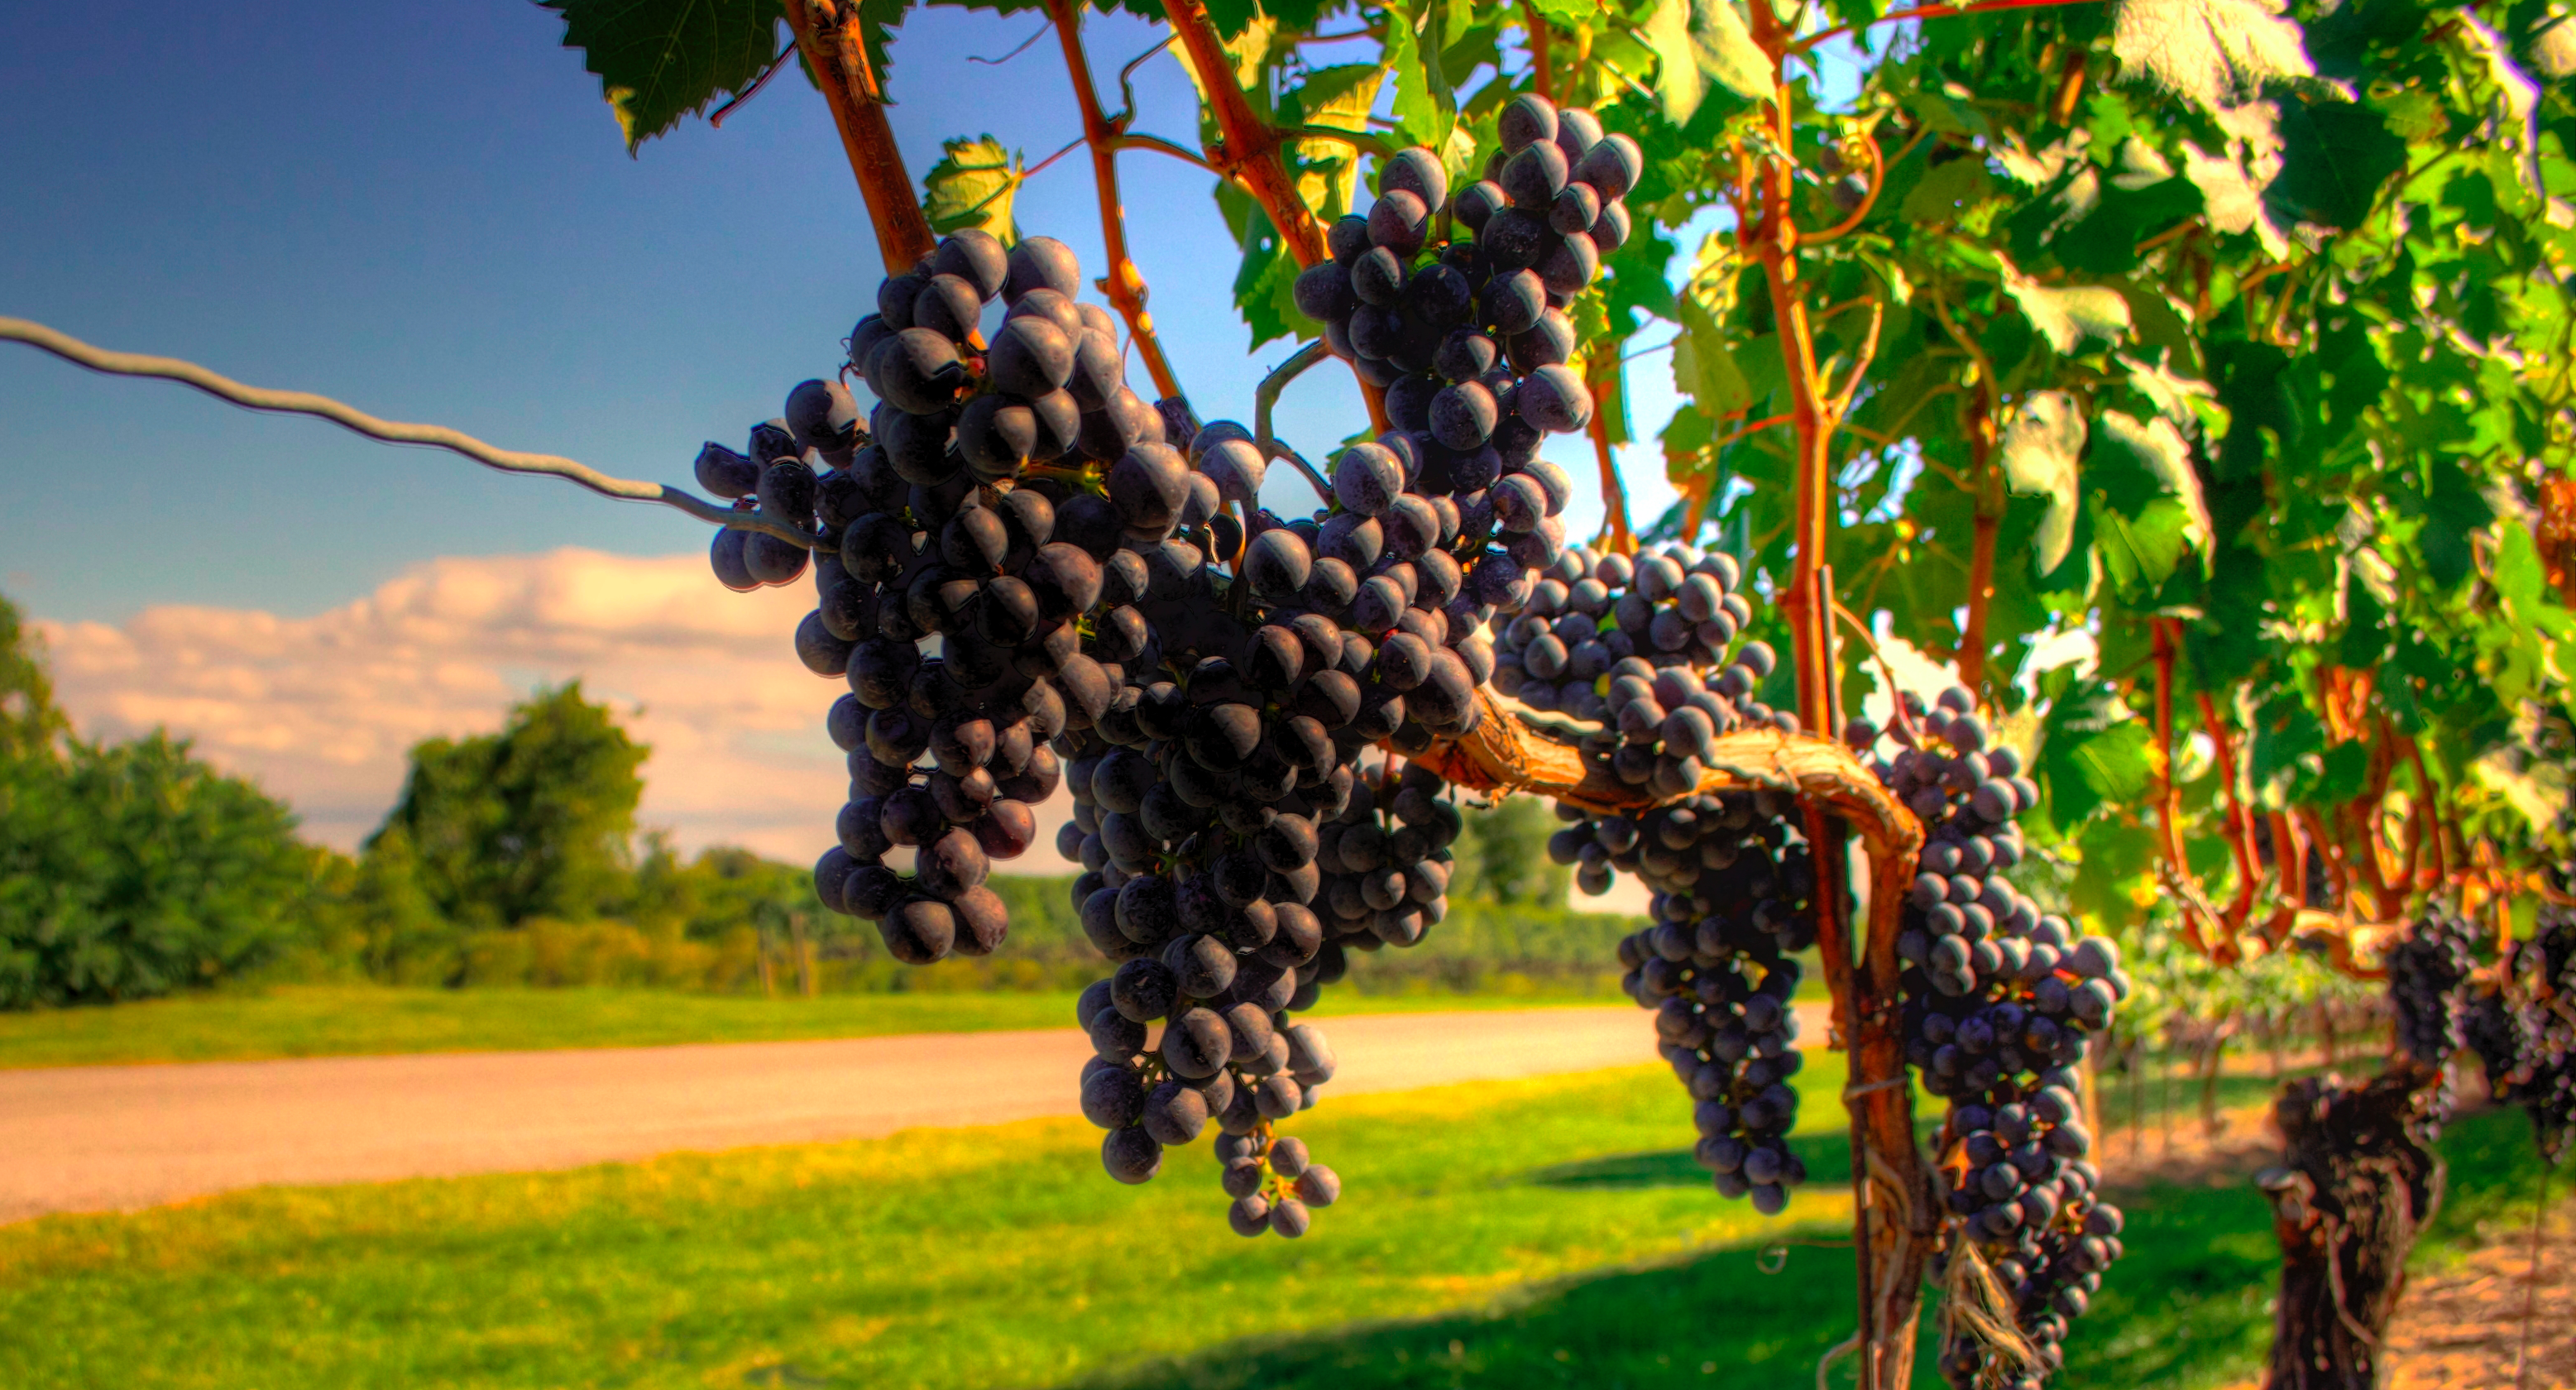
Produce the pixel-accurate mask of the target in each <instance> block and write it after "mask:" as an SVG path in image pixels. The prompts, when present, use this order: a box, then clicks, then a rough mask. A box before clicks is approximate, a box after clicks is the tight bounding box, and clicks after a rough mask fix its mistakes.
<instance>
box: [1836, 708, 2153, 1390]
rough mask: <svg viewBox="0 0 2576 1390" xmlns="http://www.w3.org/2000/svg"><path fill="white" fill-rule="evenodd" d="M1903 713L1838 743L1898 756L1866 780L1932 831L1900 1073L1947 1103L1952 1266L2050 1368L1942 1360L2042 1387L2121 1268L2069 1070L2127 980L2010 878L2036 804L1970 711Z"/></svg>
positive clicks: (1982, 1377)
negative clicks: (1969, 1254) (1965, 1257)
mask: <svg viewBox="0 0 2576 1390" xmlns="http://www.w3.org/2000/svg"><path fill="white" fill-rule="evenodd" d="M1902 698H1903V710H1902V713H1901V715H1900V716H1899V717H1898V718H1896V719H1894V720H1893V721H1892V723H1891V726H1890V727H1889V728H1888V729H1887V730H1885V731H1884V734H1882V731H1881V730H1880V729H1878V728H1877V727H1876V726H1875V725H1873V724H1871V723H1870V722H1869V721H1867V720H1854V721H1853V722H1852V724H1851V725H1850V727H1848V728H1846V729H1845V730H1844V731H1843V736H1844V739H1845V741H1846V742H1847V743H1849V744H1850V745H1851V746H1852V748H1853V749H1854V750H1855V751H1857V752H1859V753H1861V754H1863V755H1864V756H1872V755H1874V754H1876V753H1877V752H1878V750H1879V749H1880V748H1881V747H1882V740H1884V742H1885V743H1887V744H1892V745H1893V751H1892V752H1891V753H1889V754H1888V755H1887V756H1885V757H1884V758H1875V759H1874V761H1873V762H1872V764H1871V771H1872V772H1873V773H1874V774H1875V775H1876V776H1877V778H1878V779H1879V781H1880V783H1881V784H1882V785H1884V786H1886V787H1887V788H1888V790H1889V791H1890V792H1891V793H1893V794H1894V795H1895V796H1896V798H1897V799H1898V800H1900V801H1902V802H1904V803H1905V805H1906V806H1907V807H1908V808H1909V809H1910V810H1912V811H1913V812H1914V814H1915V815H1916V816H1917V817H1918V818H1919V819H1920V820H1921V821H1922V822H1923V825H1924V832H1925V841H1924V847H1923V850H1922V852H1921V854H1920V856H1919V857H1918V859H1917V862H1916V868H1917V872H1916V876H1915V880H1914V884H1913V887H1912V888H1911V889H1910V890H1909V891H1908V893H1907V897H1906V902H1905V908H1904V921H1903V928H1902V934H1901V935H1900V936H1899V937H1898V938H1897V955H1898V957H1899V958H1900V959H1901V960H1903V961H1904V963H1905V970H1904V974H1903V976H1902V977H1901V987H1902V990H1903V993H1904V999H1905V1016H1904V1024H1905V1037H1906V1044H1905V1053H1906V1062H1907V1063H1908V1064H1909V1065H1911V1066H1912V1067H1913V1068H1915V1070H1916V1071H1917V1072H1918V1073H1919V1074H1920V1076H1921V1078H1922V1081H1923V1085H1924V1087H1925V1088H1926V1089H1927V1090H1929V1091H1931V1092H1932V1093H1933V1094H1935V1095H1938V1096H1941V1097H1942V1098H1943V1099H1944V1100H1946V1101H1947V1102H1948V1104H1949V1113H1948V1115H1947V1116H1946V1118H1945V1120H1944V1123H1943V1128H1942V1133H1941V1140H1940V1146H1939V1147H1940V1151H1941V1153H1942V1154H1943V1156H1944V1161H1943V1164H1942V1170H1943V1172H1944V1173H1946V1174H1947V1175H1948V1178H1949V1182H1948V1186H1947V1188H1946V1190H1945V1192H1944V1200H1945V1201H1946V1203H1947V1205H1948V1209H1949V1215H1948V1224H1947V1239H1948V1241H1949V1252H1948V1253H1947V1254H1945V1256H1944V1259H1945V1260H1946V1259H1949V1258H1957V1252H1958V1251H1959V1250H1960V1249H1962V1248H1963V1247H1964V1246H1968V1245H1973V1246H1974V1247H1976V1249H1977V1251H1978V1254H1979V1256H1980V1258H1983V1259H1985V1260H1986V1261H1987V1263H1988V1265H1989V1267H1990V1269H1991V1271H1992V1273H1993V1274H1994V1276H1995V1280H1996V1283H1997V1284H1998V1286H1999V1287H2000V1288H2001V1289H2002V1291H2003V1292H2004V1294H2005V1295H2006V1296H2007V1297H2008V1298H2009V1299H2010V1300H2011V1301H2012V1304H2013V1307H2014V1312H2015V1318H2016V1322H2017V1324H2018V1326H2019V1327H2020V1329H2021V1331H2022V1332H2023V1333H2024V1335H2026V1336H2027V1337H2028V1338H2029V1339H2030V1340H2031V1342H2032V1344H2033V1346H2034V1347H2035V1348H2036V1349H2037V1351H2038V1353H2039V1358H2040V1365H2039V1367H2038V1368H2037V1372H2036V1374H2032V1375H2026V1376H2024V1377H2022V1378H2021V1379H2020V1380H2019V1381H2018V1382H2014V1381H2011V1380H2009V1379H2004V1378H2002V1377H2003V1376H2004V1371H2003V1369H2002V1368H2000V1367H1998V1366H1996V1365H1993V1364H1991V1363H1992V1361H1993V1359H1994V1358H1993V1357H1992V1355H1991V1353H1990V1352H1989V1350H1988V1349H1987V1348H1985V1347H1984V1346H1982V1345H1980V1344H1978V1343H1976V1342H1974V1341H1971V1340H1965V1339H1961V1340H1957V1341H1954V1342H1953V1343H1951V1344H1950V1345H1948V1346H1946V1347H1945V1348H1944V1349H1943V1351H1942V1357H1941V1370H1942V1373H1943V1374H1944V1375H1945V1376H1946V1377H1947V1378H1948V1379H1949V1380H1950V1382H1951V1383H1952V1384H1953V1385H1959V1386H1967V1385H1976V1384H1987V1383H2019V1384H2024V1385H2030V1386H2036V1385H2037V1384H2039V1382H2040V1381H2041V1380H2042V1379H2044V1378H2045V1375H2046V1373H2047V1372H2048V1371H2052V1370H2054V1369H2055V1368H2056V1367H2057V1366H2058V1365H2059V1364H2060V1362H2061V1361H2062V1359H2063V1357H2062V1353H2061V1352H2060V1351H2059V1343H2060V1342H2062V1341H2063V1339H2064V1338H2065V1335H2066V1329H2067V1322H2068V1320H2069V1319H2071V1318H2075V1317H2080V1316H2082V1314H2083V1312H2084V1310H2085V1307H2086V1305H2087V1302H2088V1300H2089V1299H2090V1298H2091V1296H2092V1295H2093V1293H2095V1292H2096V1291H2097V1290H2099V1289H2100V1287H2101V1282H2102V1273H2103V1271H2104V1270H2105V1269H2107V1268H2108V1267H2109V1266H2110V1264H2111V1262H2112V1261H2113V1260H2116V1259H2118V1258H2119V1255H2120V1241H2119V1232H2120V1223H2121V1217H2120V1212H2119V1209H2118V1208H2116V1207H2113V1206H2111V1205H2109V1204H2108V1203H2105V1202H2103V1201H2101V1200H2100V1199H2099V1197H2098V1195H2097V1194H2096V1191H2095V1189H2096V1186H2097V1183H2098V1181H2099V1178H2100V1174H2099V1173H2098V1172H2097V1171H2096V1170H2095V1168H2094V1166H2093V1165H2092V1163H2090V1162H2089V1161H2088V1160H2087V1158H2086V1155H2087V1154H2088V1153H2090V1152H2091V1149H2092V1142H2093V1140H2092V1133H2091V1131H2090V1129H2089V1128H2088V1127H2087V1125H2086V1124H2085V1121H2084V1115H2083V1106H2082V1102H2081V1100H2080V1099H2079V1097H2081V1096H2082V1094H2083V1083H2082V1080H2081V1078H2080V1077H2079V1076H2078V1074H2077V1072H2076V1071H2075V1068H2076V1067H2077V1065H2079V1064H2080V1063H2081V1062H2082V1061H2083V1059H2084V1056H2085V1053H2086V1051H2087V1050H2088V1049H2089V1046H2090V1041H2089V1040H2090V1038H2091V1035H2092V1034H2094V1033H2096V1032H2099V1031H2101V1030H2102V1029H2105V1028H2107V1027H2109V1026H2110V1024H2111V1019H2112V1015H2113V1012H2114V1010H2115V1009H2116V1007H2117V1006H2118V1004H2119V1001H2120V1000H2121V999H2123V998H2125V997H2127V995H2128V993H2129V978H2128V975H2127V974H2126V972H2124V971H2123V970H2122V969H2121V968H2120V957H2119V952H2118V949H2117V948H2116V947H2115V946H2114V945H2113V943H2112V942H2110V941H2109V940H2108V939H2106V938H2102V937H2084V938H2081V939H2079V938H2078V937H2077V935H2076V932H2075V929H2074V927H2073V926H2072V925H2071V924H2070V923H2068V922H2067V921H2066V920H2065V919H2064V918H2062V917H2059V916H2056V915H2055V914H2052V913H2044V912H2042V911H2041V910H2040V908H2039V905H2038V904H2036V903H2034V902H2032V901H2031V900H2030V899H2029V897H2027V896H2026V895H2024V894H2023V893H2022V892H2021V891H2020V890H2019V889H2018V888H2016V887H2015V886H2014V885H2013V883H2012V882H2011V880H2010V879H2008V878H2006V877H2005V876H2004V874H2005V872H2006V871H2008V870H2010V869H2011V868H2012V867H2013V866H2014V865H2016V864H2018V863H2019V862H2021V860H2022V858H2023V857H2024V855H2025V853H2026V851H2025V848H2024V845H2023V842H2022V836H2021V830H2020V827H2019V826H2017V825H2016V824H2014V818H2015V817H2016V816H2018V815H2019V814H2020V813H2021V812H2023V811H2026V810H2028V809H2030V808H2031V807H2032V806H2033V805H2035V804H2036V803H2037V801H2038V788H2037V787H2036V786H2035V785H2033V784H2032V783H2031V781H2030V780H2029V779H2028V778H2027V777H2024V776H2023V775H2022V773H2021V760H2020V757H2019V755H2018V753H2016V752H2015V750H2013V749H2012V748H2010V747H2008V746H2003V745H2000V744H1998V743H1997V742H1996V740H1995V739H1994V736H1993V733H1992V731H1991V730H1990V729H1989V728H1988V727H1987V725H1986V722H1985V720H1984V719H1982V718H1981V717H1979V716H1978V714H1977V713H1976V700H1975V697H1974V696H1973V695H1971V694H1970V693H1969V692H1968V691H1966V690H1964V689H1957V688H1953V689H1950V690H1946V691H1943V692H1942V693H1941V695H1940V697H1939V699H1938V700H1937V701H1935V702H1933V703H1931V704H1929V705H1927V704H1926V703H1925V702H1924V701H1922V700H1921V699H1919V698H1917V697H1915V696H1913V695H1911V694H1907V695H1905V696H1903V697H1902Z"/></svg>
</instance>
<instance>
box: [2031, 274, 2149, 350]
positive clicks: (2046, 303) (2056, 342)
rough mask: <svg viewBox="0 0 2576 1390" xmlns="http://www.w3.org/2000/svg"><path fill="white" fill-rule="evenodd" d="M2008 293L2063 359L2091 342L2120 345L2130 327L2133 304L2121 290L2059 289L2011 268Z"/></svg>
mask: <svg viewBox="0 0 2576 1390" xmlns="http://www.w3.org/2000/svg"><path fill="white" fill-rule="evenodd" d="M2004 292H2005V293H2007V294H2010V295H2011V296H2012V298H2013V303H2015V304H2018V305H2020V306H2021V311H2022V313H2023V314H2025V315H2027V316H2028V317H2029V319H2030V326H2031V327H2033V328H2035V329H2038V330H2039V335H2040V336H2041V337H2043V338H2046V339H2047V340H2048V345H2049V346H2050V347H2053V348H2055V349H2057V351H2058V355H2059V356H2072V355H2073V354H2074V352H2075V350H2076V349H2077V348H2079V347H2081V346H2083V345H2084V344H2086V343H2088V342H2098V343H2100V344H2102V345H2104V346H2110V345H2114V344H2117V343H2118V342H2119V341H2120V336H2121V335H2122V334H2123V333H2125V332H2126V331H2127V330H2128V327H2129V302H2128V301H2127V300H2125V299H2123V298H2121V297H2120V292H2119V291H2118V290H2114V289H2105V288H2103V287H2102V286H2099V285H2074V286H2069V287H2066V288H2063V289H2059V288H2055V287H2052V286H2048V285H2043V284H2040V283H2039V282H2038V281H2036V280H2033V279H2031V278H2030V277H2028V276H2026V275H2023V274H2021V273H2020V272H2019V271H2014V270H2009V269H2008V270H2007V271H2006V273H2005V276H2004Z"/></svg>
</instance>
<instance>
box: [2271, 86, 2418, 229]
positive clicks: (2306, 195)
mask: <svg viewBox="0 0 2576 1390" xmlns="http://www.w3.org/2000/svg"><path fill="white" fill-rule="evenodd" d="M2405 167H2406V142H2405V141H2403V140H2401V139H2399V138H2397V136H2396V134H2395V133H2393V132H2392V131H2390V130H2389V128H2388V118H2387V117H2385V116H2383V115H2381V114H2380V113H2379V112H2377V111H2374V110H2372V109H2370V108H2369V107H2367V106H2362V105H2359V104H2356V103H2354V102H2349V101H2335V100H2326V101H2314V102H2310V101H2286V100H2285V101H2283V102H2282V103H2281V172H2280V174H2279V175H2278V176H2277V177H2275V178H2274V179H2273V180H2272V186H2271V188H2269V189H2268V190H2266V191H2265V193H2264V199H2265V203H2266V205H2267V206H2268V207H2269V208H2270V210H2271V211H2272V214H2273V215H2274V216H2275V217H2278V218H2280V219H2281V220H2283V221H2298V222H2313V223H2316V224H2317V225H2318V226H2321V227H2335V228H2340V229H2345V230H2349V229H2351V228H2354V227H2358V226H2360V225H2361V224H2362V221H2363V219H2365V218H2367V217H2368V216H2369V215H2370V208H2371V204H2372V203H2374V202H2376V201H2378V198H2379V189H2380V185H2382V184H2384V183H2386V182H2388V180H2389V179H2391V178H2393V177H2395V176H2396V175H2397V173H2398V171H2399V170H2401V169H2404V168H2405Z"/></svg>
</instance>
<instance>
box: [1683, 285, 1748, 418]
mask: <svg viewBox="0 0 2576 1390" xmlns="http://www.w3.org/2000/svg"><path fill="white" fill-rule="evenodd" d="M1681 314H1682V331H1681V335H1680V336H1679V337H1677V338H1675V339H1674V340H1673V389H1675V390H1677V391H1679V392H1681V393H1682V394H1683V395H1685V396H1688V397H1690V399H1691V404H1693V405H1695V406H1697V407H1699V413H1701V414H1702V415H1705V416H1708V417H1709V418H1711V419H1715V418H1717V417H1720V416H1724V415H1730V414H1733V413H1736V412H1738V411H1741V410H1743V409H1744V408H1745V407H1747V406H1749V405H1751V404H1753V387H1752V384H1751V383H1749V382H1747V381H1746V380H1745V379H1744V372H1743V370H1742V369H1741V368H1739V367H1737V366H1736V365H1735V354H1734V352H1733V351H1731V350H1730V349H1729V348H1728V347H1727V342H1726V333H1725V331H1724V330H1723V329H1722V328H1720V327H1719V326H1718V322H1717V319H1716V317H1715V316H1714V315H1712V314H1710V313H1709V311H1708V306H1707V305H1706V304H1704V303H1702V302H1700V300H1699V299H1698V298H1697V297H1695V296H1687V295H1686V296H1684V297H1683V299H1682V301H1681Z"/></svg>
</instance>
